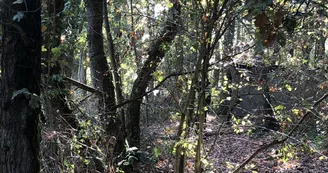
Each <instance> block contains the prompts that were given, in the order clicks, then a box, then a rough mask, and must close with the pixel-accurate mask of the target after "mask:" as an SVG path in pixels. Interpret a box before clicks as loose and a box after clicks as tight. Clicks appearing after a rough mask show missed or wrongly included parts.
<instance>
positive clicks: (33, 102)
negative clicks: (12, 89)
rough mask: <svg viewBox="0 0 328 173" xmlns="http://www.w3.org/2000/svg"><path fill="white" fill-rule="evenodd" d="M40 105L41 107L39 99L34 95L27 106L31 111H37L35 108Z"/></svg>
mask: <svg viewBox="0 0 328 173" xmlns="http://www.w3.org/2000/svg"><path fill="white" fill-rule="evenodd" d="M40 105H41V100H40V97H39V96H38V95H36V94H32V95H31V98H30V101H29V106H30V107H31V108H32V109H37V108H39V107H40Z"/></svg>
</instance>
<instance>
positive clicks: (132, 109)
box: [126, 1, 181, 147]
mask: <svg viewBox="0 0 328 173" xmlns="http://www.w3.org/2000/svg"><path fill="white" fill-rule="evenodd" d="M180 8H181V6H180V4H179V3H178V2H177V1H176V2H175V3H174V5H173V7H172V8H171V9H170V10H169V13H168V15H169V16H168V18H167V21H166V22H165V24H164V26H165V27H164V29H163V30H162V32H161V34H160V36H159V37H158V38H157V39H156V41H155V42H154V43H153V45H152V46H151V47H150V51H149V52H148V58H147V60H146V61H145V63H144V65H143V67H142V68H141V70H140V71H139V73H138V77H137V79H136V80H135V81H134V83H133V87H132V91H131V94H130V98H131V99H133V98H137V97H139V96H141V95H143V94H144V93H145V92H146V88H147V86H148V83H149V81H150V80H151V78H152V73H153V72H154V71H155V70H156V68H157V67H158V65H159V63H160V62H161V60H162V59H163V57H164V56H165V52H166V51H167V50H164V49H165V48H164V47H167V46H168V45H167V44H170V43H171V42H172V41H173V39H174V37H175V36H176V34H177V32H178V25H177V20H178V18H179V15H180ZM141 103H142V99H138V100H135V101H133V102H132V103H130V104H129V105H128V106H127V111H126V117H127V124H126V128H127V139H128V142H129V145H130V146H136V147H139V145H140V124H139V122H140V105H141Z"/></svg>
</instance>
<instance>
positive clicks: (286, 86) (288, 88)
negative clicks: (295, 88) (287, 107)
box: [285, 84, 292, 92]
mask: <svg viewBox="0 0 328 173" xmlns="http://www.w3.org/2000/svg"><path fill="white" fill-rule="evenodd" d="M285 88H286V89H287V91H289V92H290V91H292V87H291V86H290V85H289V84H286V85H285Z"/></svg>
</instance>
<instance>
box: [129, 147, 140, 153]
mask: <svg viewBox="0 0 328 173" xmlns="http://www.w3.org/2000/svg"><path fill="white" fill-rule="evenodd" d="M136 150H138V148H137V147H131V148H128V150H127V151H128V152H129V151H136Z"/></svg>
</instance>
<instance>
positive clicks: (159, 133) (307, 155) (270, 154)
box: [139, 116, 328, 173]
mask: <svg viewBox="0 0 328 173" xmlns="http://www.w3.org/2000/svg"><path fill="white" fill-rule="evenodd" d="M177 122H178V121H174V120H168V121H166V122H162V123H161V124H160V125H159V124H158V125H152V126H148V127H146V126H145V127H144V128H143V130H142V134H143V136H144V139H147V141H144V144H147V145H145V147H144V148H142V150H144V151H147V150H148V151H149V153H154V154H153V155H152V157H153V158H154V157H155V159H154V161H153V162H151V163H150V162H149V163H141V164H140V165H139V170H140V172H145V173H146V172H149V173H152V172H153V173H157V172H158V173H170V172H173V167H174V166H173V165H174V156H173V154H172V151H173V147H174V143H175V141H176V140H175V138H174V134H175V132H176V129H177V126H178V124H177ZM219 126H220V125H219V123H218V121H217V119H216V118H215V116H208V118H207V129H206V131H207V132H208V134H211V135H209V136H207V137H206V138H204V144H205V146H204V148H203V151H206V154H207V153H208V151H209V150H210V152H209V154H208V157H207V159H206V160H207V163H208V164H207V166H206V167H205V168H204V170H205V171H204V172H207V173H212V172H213V173H221V172H222V173H225V172H233V171H234V170H235V169H236V168H237V166H238V165H240V164H241V163H243V162H244V161H245V160H246V159H247V158H248V157H249V156H250V155H251V154H253V153H254V151H256V150H257V149H258V148H260V147H261V146H262V145H263V144H267V143H270V142H271V141H273V140H274V136H275V134H274V133H271V132H270V133H269V132H267V133H265V134H262V135H260V136H257V137H254V135H253V136H252V135H247V134H236V133H235V132H234V130H233V129H232V128H231V127H230V126H223V127H222V128H221V130H220V133H219V135H216V134H217V133H212V132H211V131H217V130H218V128H217V127H219ZM215 138H217V139H216V140H215ZM196 139H197V136H196V134H195V135H194V137H192V138H191V139H190V141H189V142H190V144H193V145H191V146H190V147H191V148H190V150H189V151H192V150H193V149H192V148H193V147H194V146H195V144H196ZM290 146H292V147H290ZM211 147H212V149H210V148H211ZM282 148H284V149H283V150H282ZM304 148H305V147H302V145H295V142H294V143H292V141H289V140H287V141H286V142H285V143H284V144H283V145H277V146H274V147H272V148H269V149H267V150H264V151H262V152H261V153H259V154H258V155H257V156H256V157H254V158H253V159H252V160H251V161H250V162H249V163H248V164H247V165H246V166H245V167H244V168H243V169H242V171H240V172H243V173H326V172H328V159H327V157H325V156H323V154H324V155H327V152H325V151H316V152H310V151H307V152H304ZM284 158H285V159H284ZM287 158H288V159H287ZM193 170H194V160H193V159H188V160H187V164H186V167H185V172H186V173H189V172H190V173H191V172H193Z"/></svg>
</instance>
